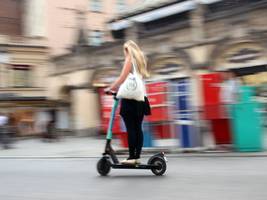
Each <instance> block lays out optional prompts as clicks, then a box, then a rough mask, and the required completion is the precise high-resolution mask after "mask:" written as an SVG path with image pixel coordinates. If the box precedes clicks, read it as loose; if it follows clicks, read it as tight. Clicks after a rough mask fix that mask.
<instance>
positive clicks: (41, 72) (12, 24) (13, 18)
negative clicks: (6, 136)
mask: <svg viewBox="0 0 267 200" xmlns="http://www.w3.org/2000/svg"><path fill="white" fill-rule="evenodd" d="M26 3H27V2H26V1H21V0H3V1H0V8H1V12H0V110H1V112H4V113H6V114H11V115H12V117H13V118H14V119H13V122H14V123H16V126H17V128H18V129H17V134H19V135H29V134H35V133H37V132H41V131H42V130H41V129H42V127H41V126H40V124H38V123H35V122H36V119H37V118H38V116H40V115H42V113H45V110H46V108H47V107H53V106H55V102H52V101H49V100H47V98H46V94H45V82H46V81H45V80H46V77H47V74H48V68H47V63H48V55H49V54H48V48H47V45H46V41H45V39H44V38H42V37H41V35H40V37H39V35H35V36H33V35H32V37H30V36H29V35H28V34H27V32H26V25H27V23H26V21H27V18H28V14H29V13H27V12H26V9H27V6H26ZM37 121H38V120H37ZM39 122H40V121H39Z"/></svg>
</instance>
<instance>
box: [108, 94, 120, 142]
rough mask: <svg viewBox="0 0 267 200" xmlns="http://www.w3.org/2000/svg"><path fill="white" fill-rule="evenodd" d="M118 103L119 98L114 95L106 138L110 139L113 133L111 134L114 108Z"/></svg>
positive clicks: (114, 113) (115, 108)
mask: <svg viewBox="0 0 267 200" xmlns="http://www.w3.org/2000/svg"><path fill="white" fill-rule="evenodd" d="M118 105H119V99H117V98H116V97H115V96H114V104H113V107H112V111H111V119H110V121H109V124H108V132H107V136H106V139H107V140H111V139H112V135H113V134H112V129H113V124H114V120H115V115H116V110H117V108H118Z"/></svg>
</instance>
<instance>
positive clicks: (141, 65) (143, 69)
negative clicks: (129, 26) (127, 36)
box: [123, 40, 149, 78]
mask: <svg viewBox="0 0 267 200" xmlns="http://www.w3.org/2000/svg"><path fill="white" fill-rule="evenodd" d="M123 48H124V51H125V52H128V53H129V55H130V57H131V59H134V60H135V61H136V65H137V68H138V72H139V73H140V74H141V75H142V76H143V77H145V78H147V77H149V73H148V71H147V61H146V57H145V55H144V53H143V52H142V51H141V49H140V48H139V46H138V45H137V44H136V43H135V42H134V41H132V40H128V41H127V42H125V43H124V45H123ZM132 62H134V61H133V60H132Z"/></svg>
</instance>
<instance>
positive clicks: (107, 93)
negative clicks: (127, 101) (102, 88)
mask: <svg viewBox="0 0 267 200" xmlns="http://www.w3.org/2000/svg"><path fill="white" fill-rule="evenodd" d="M105 94H106V95H112V96H113V98H114V99H115V100H116V99H117V98H116V96H117V92H115V91H112V90H108V91H106V92H105Z"/></svg>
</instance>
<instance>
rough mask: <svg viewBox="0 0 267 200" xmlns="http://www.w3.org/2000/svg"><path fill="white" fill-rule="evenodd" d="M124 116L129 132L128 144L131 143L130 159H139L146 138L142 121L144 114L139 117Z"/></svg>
mask: <svg viewBox="0 0 267 200" xmlns="http://www.w3.org/2000/svg"><path fill="white" fill-rule="evenodd" d="M122 118H123V121H124V123H125V126H126V129H127V133H128V144H129V158H128V159H139V158H140V154H141V151H142V147H143V140H144V139H143V137H144V136H143V131H142V122H143V118H144V115H141V116H138V117H137V116H133V115H123V116H122Z"/></svg>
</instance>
